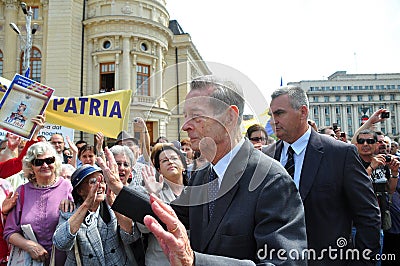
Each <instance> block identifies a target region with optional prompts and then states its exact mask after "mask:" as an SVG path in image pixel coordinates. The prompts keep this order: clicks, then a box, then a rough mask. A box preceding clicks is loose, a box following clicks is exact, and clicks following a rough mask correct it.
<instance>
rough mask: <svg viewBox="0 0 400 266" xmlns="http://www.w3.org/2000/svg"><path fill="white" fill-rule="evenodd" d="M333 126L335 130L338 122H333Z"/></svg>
mask: <svg viewBox="0 0 400 266" xmlns="http://www.w3.org/2000/svg"><path fill="white" fill-rule="evenodd" d="M332 127H333V131H335V130H336V129H337V123H333V124H332Z"/></svg>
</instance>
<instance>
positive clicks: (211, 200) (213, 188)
mask: <svg viewBox="0 0 400 266" xmlns="http://www.w3.org/2000/svg"><path fill="white" fill-rule="evenodd" d="M208 181H209V183H208V215H209V217H210V218H211V217H212V215H213V214H214V207H215V199H216V198H217V193H218V190H219V185H218V176H217V174H216V173H215V171H214V169H213V168H212V167H211V168H210V175H209V177H208Z"/></svg>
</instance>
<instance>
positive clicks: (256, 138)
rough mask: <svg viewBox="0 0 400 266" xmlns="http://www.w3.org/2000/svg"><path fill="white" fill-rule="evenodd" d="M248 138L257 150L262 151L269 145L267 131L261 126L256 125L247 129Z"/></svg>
mask: <svg viewBox="0 0 400 266" xmlns="http://www.w3.org/2000/svg"><path fill="white" fill-rule="evenodd" d="M246 137H248V138H249V140H250V141H251V143H253V146H254V148H255V149H258V150H261V148H262V146H263V145H265V144H267V137H268V135H267V131H266V130H265V128H264V127H263V126H261V125H258V124H254V125H252V126H250V127H249V128H248V129H247V132H246Z"/></svg>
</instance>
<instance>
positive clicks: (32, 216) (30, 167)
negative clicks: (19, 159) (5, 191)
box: [4, 142, 72, 265]
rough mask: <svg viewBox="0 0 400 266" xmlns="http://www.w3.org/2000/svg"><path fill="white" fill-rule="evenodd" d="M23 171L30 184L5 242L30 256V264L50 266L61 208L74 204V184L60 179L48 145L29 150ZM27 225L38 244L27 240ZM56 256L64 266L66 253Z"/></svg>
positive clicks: (13, 213) (10, 218)
mask: <svg viewBox="0 0 400 266" xmlns="http://www.w3.org/2000/svg"><path fill="white" fill-rule="evenodd" d="M23 171H24V175H25V176H26V177H27V178H28V180H29V182H28V183H26V184H25V185H21V186H20V187H18V188H17V192H18V193H19V198H18V201H17V205H16V207H15V208H13V209H12V210H11V211H10V213H9V215H8V217H7V222H6V225H5V228H4V238H5V239H6V240H7V241H8V242H9V243H10V244H12V245H14V246H17V247H19V248H21V249H23V250H25V251H26V252H28V254H29V256H30V258H29V260H35V261H39V262H44V265H49V263H50V254H51V250H52V236H53V233H54V231H55V230H56V227H57V224H58V219H59V205H60V202H61V200H63V199H66V198H67V199H70V200H72V194H71V193H72V186H71V182H70V181H68V180H66V179H64V178H62V177H60V176H59V174H60V171H61V161H60V159H59V157H58V156H57V154H56V151H55V149H54V148H53V146H52V145H51V144H50V143H47V142H38V143H36V144H33V145H32V146H31V147H30V148H29V149H28V151H27V154H26V156H25V157H24V159H23ZM26 224H30V225H31V227H32V230H33V232H34V234H35V236H36V239H37V240H38V243H36V242H34V241H32V240H28V239H25V238H24V236H23V233H22V229H21V225H26ZM55 256H56V257H55V258H56V265H64V262H65V253H64V252H61V251H58V250H56V252H55ZM28 263H29V262H28ZM28 263H27V262H25V265H28Z"/></svg>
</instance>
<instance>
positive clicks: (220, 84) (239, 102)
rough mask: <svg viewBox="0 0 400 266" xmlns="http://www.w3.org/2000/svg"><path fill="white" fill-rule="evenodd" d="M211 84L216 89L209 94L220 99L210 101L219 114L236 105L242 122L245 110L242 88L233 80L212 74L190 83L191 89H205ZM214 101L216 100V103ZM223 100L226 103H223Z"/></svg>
mask: <svg viewBox="0 0 400 266" xmlns="http://www.w3.org/2000/svg"><path fill="white" fill-rule="evenodd" d="M210 86H212V87H213V88H214V90H213V92H212V93H211V94H210V95H209V96H210V97H211V98H214V99H216V100H218V101H210V103H211V104H212V106H214V110H215V111H216V112H217V114H221V113H223V112H224V111H225V110H226V108H227V107H228V106H230V105H236V106H237V107H238V109H239V120H238V123H239V124H240V123H241V121H242V116H243V111H244V96H243V91H242V89H241V88H240V87H239V86H238V85H237V84H234V83H233V82H231V81H227V80H219V79H218V78H217V77H215V76H212V75H207V76H201V77H198V78H195V79H193V80H192V82H191V83H190V89H191V90H204V89H207V88H209V87H210ZM212 102H214V104H213V103H212ZM221 102H223V103H225V104H226V105H225V104H221Z"/></svg>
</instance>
